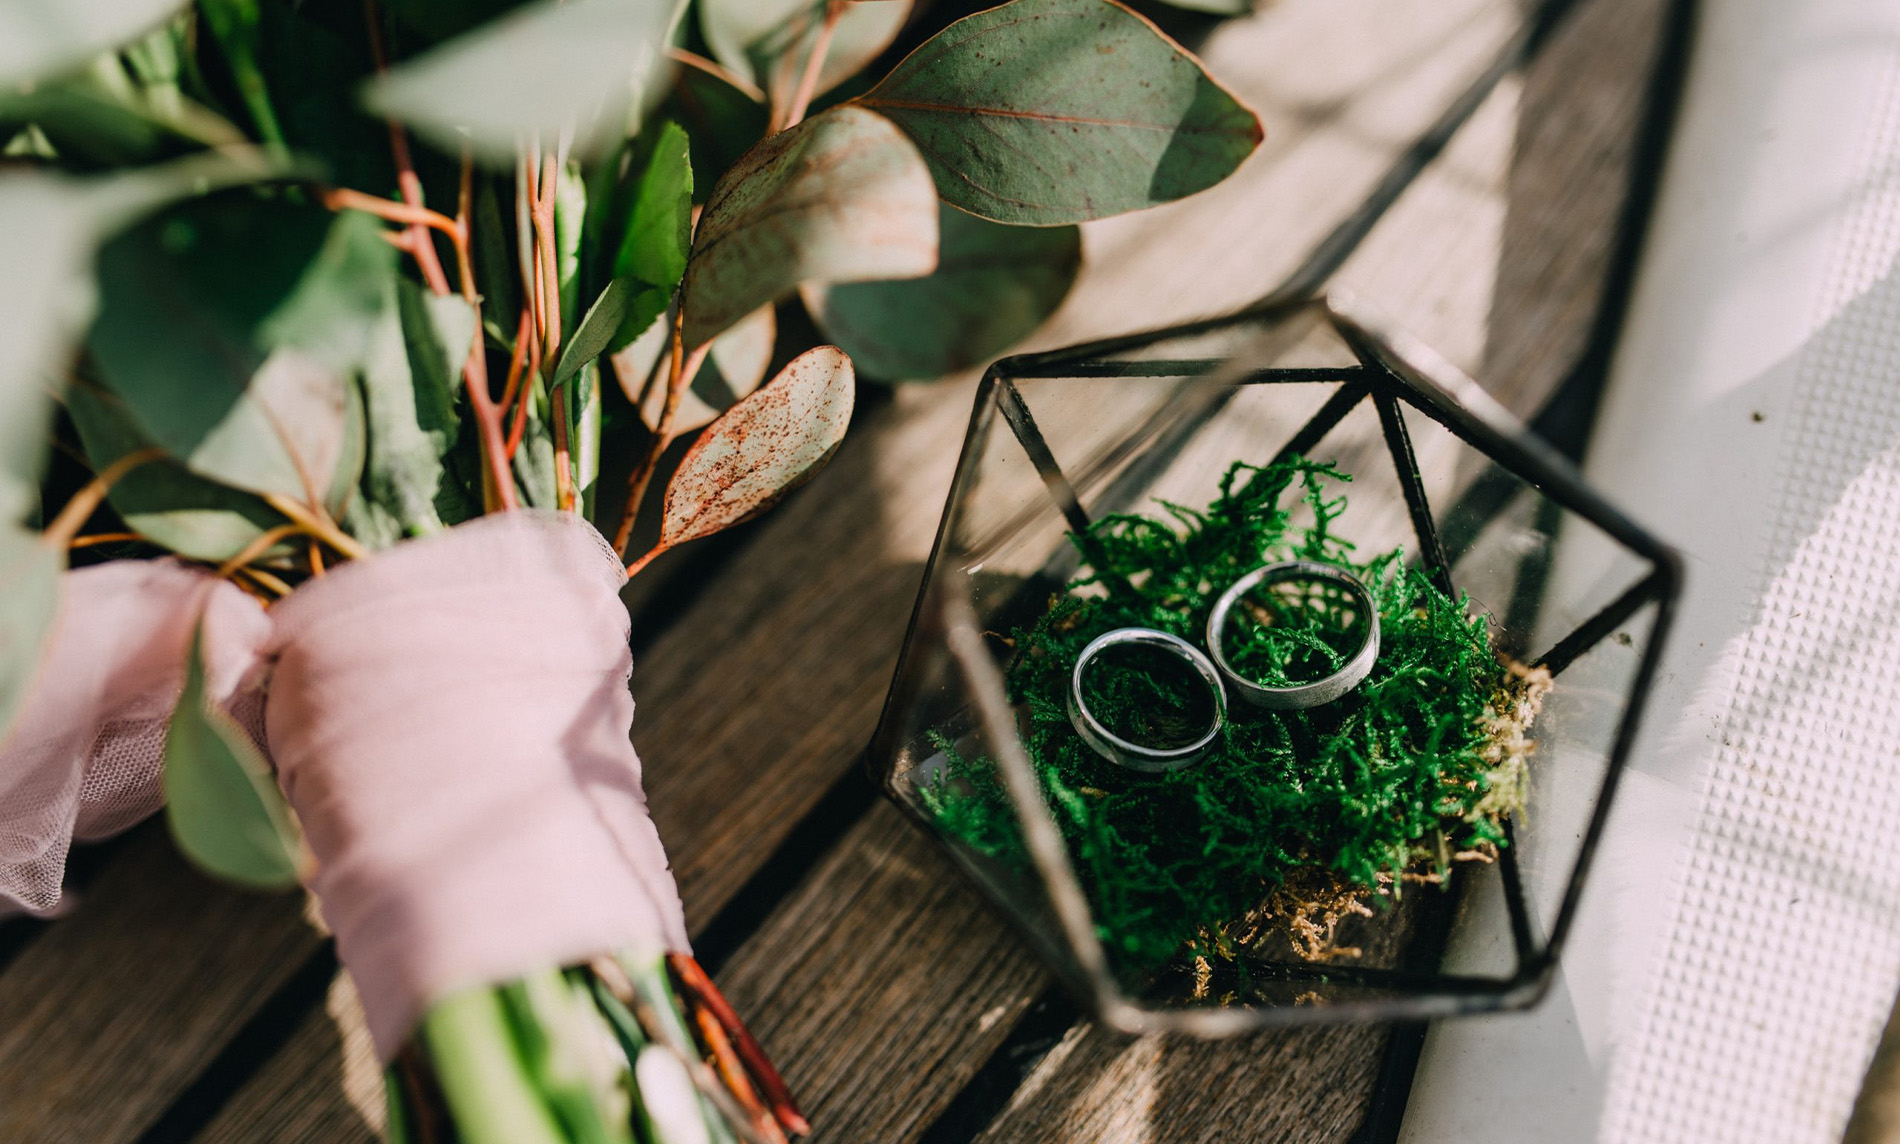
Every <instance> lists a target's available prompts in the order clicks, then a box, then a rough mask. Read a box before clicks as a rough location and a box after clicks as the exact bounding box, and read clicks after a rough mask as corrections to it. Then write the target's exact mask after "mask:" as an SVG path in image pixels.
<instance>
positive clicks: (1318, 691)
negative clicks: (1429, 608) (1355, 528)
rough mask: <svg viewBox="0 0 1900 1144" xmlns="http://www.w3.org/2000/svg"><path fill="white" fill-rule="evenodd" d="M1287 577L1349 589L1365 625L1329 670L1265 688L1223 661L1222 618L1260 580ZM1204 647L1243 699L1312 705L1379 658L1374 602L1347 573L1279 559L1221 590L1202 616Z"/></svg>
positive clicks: (1359, 677)
mask: <svg viewBox="0 0 1900 1144" xmlns="http://www.w3.org/2000/svg"><path fill="white" fill-rule="evenodd" d="M1289 580H1323V581H1325V582H1327V583H1329V584H1337V585H1338V586H1340V587H1341V588H1344V589H1345V590H1346V591H1347V592H1348V593H1350V594H1351V596H1352V599H1353V602H1354V605H1355V606H1356V607H1357V608H1358V609H1359V614H1360V615H1361V616H1363V617H1365V623H1364V624H1363V625H1361V626H1362V627H1363V628H1364V629H1365V638H1364V640H1363V641H1362V642H1361V643H1360V645H1359V648H1358V650H1356V651H1354V652H1353V653H1352V655H1351V656H1350V657H1348V658H1347V660H1346V662H1345V663H1344V664H1342V665H1340V667H1339V669H1338V670H1337V671H1334V672H1333V673H1332V674H1331V675H1328V676H1326V677H1325V678H1323V679H1315V680H1313V681H1312V682H1310V683H1299V684H1294V685H1293V686H1291V687H1267V686H1265V685H1263V684H1260V683H1257V682H1255V681H1254V680H1251V679H1248V678H1247V677H1246V676H1244V675H1242V674H1240V673H1239V672H1238V671H1236V670H1234V665H1233V664H1231V663H1229V662H1228V661H1227V649H1226V646H1225V644H1224V643H1223V642H1222V637H1223V636H1224V635H1226V633H1227V622H1228V620H1229V619H1230V618H1231V616H1232V614H1233V611H1234V608H1235V606H1236V605H1238V604H1239V603H1240V602H1241V601H1242V600H1243V599H1245V598H1246V596H1247V594H1248V593H1249V592H1252V591H1253V590H1254V589H1256V588H1259V587H1262V586H1263V585H1272V584H1281V583H1285V582H1286V581H1289ZM1207 650H1208V651H1209V652H1210V653H1211V654H1212V655H1213V657H1214V664H1215V666H1216V667H1218V668H1219V669H1220V673H1221V674H1222V675H1223V676H1225V677H1226V678H1227V682H1228V683H1229V684H1230V685H1231V686H1232V687H1233V688H1234V691H1235V692H1236V694H1238V695H1239V697H1240V698H1241V700H1242V701H1244V702H1246V703H1248V704H1251V705H1252V706H1255V707H1264V708H1267V709H1268V710H1271V711H1297V710H1299V709H1300V708H1303V707H1317V706H1319V705H1320V704H1322V703H1331V702H1332V701H1333V700H1335V699H1338V698H1340V697H1341V696H1343V695H1345V694H1346V693H1347V692H1349V691H1351V690H1352V689H1353V688H1355V687H1357V686H1359V684H1360V683H1361V682H1362V681H1363V680H1364V679H1365V678H1366V676H1367V675H1369V674H1371V672H1372V665H1373V662H1374V661H1375V660H1377V659H1378V658H1379V609H1378V606H1377V605H1376V604H1375V603H1374V602H1373V599H1372V592H1371V591H1370V590H1369V589H1368V588H1367V587H1366V586H1365V585H1364V584H1362V583H1361V582H1360V581H1359V578H1358V577H1356V576H1354V575H1353V574H1352V573H1350V572H1346V571H1343V570H1341V569H1339V568H1335V567H1333V566H1332V565H1330V564H1321V563H1318V562H1317V561H1312V560H1283V561H1281V562H1280V563H1278V564H1267V565H1263V566H1261V567H1259V568H1256V569H1254V570H1253V571H1252V572H1249V573H1247V574H1246V575H1245V576H1242V577H1241V578H1240V579H1239V580H1236V581H1235V582H1234V584H1233V586H1232V587H1230V588H1228V589H1227V590H1226V591H1225V592H1222V593H1221V595H1220V599H1219V600H1217V601H1215V603H1214V611H1213V613H1212V614H1211V615H1209V616H1208V617H1207Z"/></svg>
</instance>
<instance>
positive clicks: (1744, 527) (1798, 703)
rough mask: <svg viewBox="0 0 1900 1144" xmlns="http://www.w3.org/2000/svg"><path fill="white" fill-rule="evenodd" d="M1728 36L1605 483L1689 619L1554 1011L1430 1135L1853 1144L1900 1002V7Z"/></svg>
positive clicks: (1626, 359)
mask: <svg viewBox="0 0 1900 1144" xmlns="http://www.w3.org/2000/svg"><path fill="white" fill-rule="evenodd" d="M1702 9H1703V24H1702V27H1701V29H1700V35H1699V40H1698V44H1697V49H1696V58H1695V63H1694V67H1693V70H1692V73H1691V79H1690V85H1689V90H1688V101H1687V104H1686V106H1685V109H1684V115H1683V119H1682V123H1681V126H1680V129H1679V132H1678V137H1677V139H1676V140H1675V142H1674V144H1673V148H1672V152H1671V157H1670V166H1669V170H1668V174H1667V177H1666V179H1665V182H1664V194H1663V198H1662V201H1661V204H1660V206H1659V210H1658V216H1657V219H1656V222H1655V226H1654V229H1653V231H1652V234H1651V237H1650V240H1649V246H1648V249H1647V251H1646V252H1645V259H1644V264H1643V268H1642V274H1641V279H1640V282H1639V288H1638V291H1637V295H1636V299H1635V307H1634V310H1633V312H1632V317H1631V323H1630V327H1629V329H1628V331H1627V333H1626V335H1625V344H1624V345H1623V346H1622V347H1620V350H1619V354H1618V359H1617V362H1616V369H1615V373H1614V375H1613V380H1612V386H1611V391H1610V393H1609V395H1608V398H1607V404H1606V408H1605V412H1604V417H1603V419H1602V422H1601V425H1600V428H1599V430H1598V436H1597V440H1596V441H1595V443H1594V444H1593V449H1592V454H1591V457H1590V463H1589V466H1588V468H1589V475H1590V477H1591V478H1592V479H1593V480H1594V481H1595V482H1596V483H1597V484H1599V485H1600V486H1601V487H1603V488H1604V489H1605V491H1607V492H1608V493H1609V494H1611V495H1612V496H1613V497H1614V498H1616V499H1617V500H1618V501H1619V502H1620V503H1622V504H1623V505H1625V506H1627V507H1629V508H1630V509H1632V510H1633V511H1635V512H1636V513H1637V514H1638V515H1639V516H1641V517H1643V518H1644V519H1645V520H1646V522H1647V523H1649V524H1650V525H1651V526H1652V527H1654V528H1655V529H1656V531H1657V532H1658V533H1659V534H1661V535H1662V536H1664V537H1665V538H1666V539H1670V540H1673V541H1675V542H1676V543H1678V544H1679V545H1680V546H1681V547H1682V548H1683V550H1684V552H1685V554H1686V556H1687V557H1688V572H1689V577H1688V592H1687V595H1686V597H1685V600H1684V606H1683V608H1682V612H1681V616H1680V622H1679V624H1678V627H1677V630H1676V634H1675V635H1674V637H1672V639H1673V643H1672V647H1671V650H1670V652H1669V654H1668V656H1667V658H1666V660H1665V664H1664V670H1663V672H1662V674H1661V675H1660V677H1659V679H1658V680H1657V683H1656V686H1655V689H1654V692H1653V696H1652V704H1651V708H1650V715H1649V717H1648V720H1647V725H1646V727H1645V729H1644V733H1643V735H1642V737H1641V741H1640V743H1639V748H1638V750H1637V752H1636V754H1635V756H1634V758H1633V759H1632V768H1633V770H1632V773H1631V774H1630V775H1629V777H1628V779H1626V781H1625V784H1624V788H1623V791H1622V792H1621V793H1620V794H1619V802H1618V805H1617V807H1616V809H1615V811H1614V813H1613V815H1612V819H1611V823H1610V828H1609V832H1608V834H1607V835H1606V837H1605V839H1604V843H1603V849H1602V851H1601V853H1600V856H1599V859H1598V866H1597V870H1596V872H1595V873H1594V874H1593V876H1592V883H1591V887H1590V889H1589V891H1588V893H1587V894H1586V896H1585V899H1584V904H1583V910H1582V912H1581V914H1580V915H1579V919H1578V924H1577V928H1576V930H1575V932H1574V934H1573V937H1572V940H1571V944H1570V947H1569V949H1568V950H1567V951H1566V952H1565V955H1564V965H1563V969H1562V976H1561V978H1560V981H1559V984H1558V987H1557V988H1556V989H1555V990H1554V991H1553V995H1552V997H1551V998H1550V999H1549V1000H1547V1001H1546V1002H1545V1004H1544V1006H1543V1007H1542V1008H1540V1009H1539V1010H1537V1011H1535V1012H1534V1013H1532V1014H1529V1015H1525V1016H1500V1017H1496V1018H1487V1019H1483V1020H1479V1021H1472V1022H1463V1023H1460V1022H1453V1023H1447V1024H1445V1025H1443V1026H1440V1027H1438V1028H1436V1029H1434V1031H1433V1033H1432V1035H1431V1038H1430V1040H1429V1042H1428V1045H1427V1050H1426V1056H1425V1059H1424V1061H1423V1062H1422V1065H1421V1069H1420V1074H1419V1082H1418V1087H1417V1089H1416V1091H1415V1094H1414V1099H1413V1103H1412V1106H1411V1108H1410V1110H1409V1112H1408V1115H1407V1118H1406V1126H1405V1139H1406V1140H1407V1141H1417V1142H1438V1141H1444V1140H1451V1139H1460V1140H1468V1141H1474V1142H1479V1144H1489V1142H1498V1144H1502V1142H1504V1141H1512V1142H1516V1141H1522V1140H1526V1139H1538V1140H1540V1141H1554V1142H1559V1144H1568V1142H1576V1144H1584V1142H1590V1141H1616V1142H1619V1144H1620V1142H1630V1144H1635V1142H1645V1144H1648V1142H1657V1144H1663V1142H1667V1144H1834V1142H1835V1141H1837V1140H1838V1139H1839V1138H1840V1133H1841V1131H1842V1128H1843V1127H1844V1125H1845V1123H1846V1119H1847V1116H1848V1113H1849V1111H1850V1109H1851V1106H1852V1102H1853V1098H1854V1094H1855V1091H1856V1088H1857V1086H1858V1084H1859V1081H1860V1078H1861V1075H1862V1072H1863V1070H1864V1069H1865V1067H1866V1064H1867V1060H1868V1057H1869V1055H1870V1054H1871V1052H1872V1049H1873V1045H1874V1042H1875V1039H1876V1037H1877V1036H1878V1034H1879V1031H1880V1028H1881V1026H1882V1023H1883V1022H1884V1020H1885V1019H1886V1016H1887V1013H1888V1011H1889V1007H1890V1005H1891V1004H1892V1001H1893V997H1894V993H1895V989H1896V986H1897V985H1900V4H1894V3H1892V2H1891V0H1728V2H1726V3H1721V4H1708V5H1703V6H1702ZM1562 563H1563V554H1562V553H1559V575H1561V574H1562ZM1558 686H1560V687H1561V686H1562V681H1561V680H1560V681H1559V684H1558Z"/></svg>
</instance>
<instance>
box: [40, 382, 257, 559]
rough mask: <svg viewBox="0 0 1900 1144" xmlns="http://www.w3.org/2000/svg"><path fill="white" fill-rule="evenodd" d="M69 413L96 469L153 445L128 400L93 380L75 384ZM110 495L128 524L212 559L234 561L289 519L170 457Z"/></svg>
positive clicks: (130, 474) (125, 479)
mask: <svg viewBox="0 0 1900 1144" xmlns="http://www.w3.org/2000/svg"><path fill="white" fill-rule="evenodd" d="M66 411H67V413H69V414H70V415H71V416H72V419H73V426H74V427H75V428H76V429H78V430H79V442H80V444H81V445H82V446H84V447H85V450H86V459H87V460H88V461H90V462H91V463H92V465H93V466H94V467H95V468H98V469H103V468H105V467H106V466H108V465H110V464H112V463H113V462H114V461H117V460H118V459H119V458H120V457H123V456H125V455H126V454H127V453H133V452H137V451H138V450H140V449H147V448H150V447H151V445H152V442H151V440H150V439H149V438H147V437H146V436H145V435H144V434H143V433H141V432H140V431H139V429H138V426H137V425H136V424H135V423H134V422H133V420H132V417H131V415H130V413H128V412H127V411H126V408H125V403H124V402H123V401H121V400H119V398H117V397H116V396H114V395H112V394H110V393H107V392H105V391H103V390H100V389H97V388H94V387H93V386H91V385H86V384H76V385H73V386H70V387H69V388H68V389H67V391H66ZM106 499H107V500H108V501H109V502H111V504H112V508H113V510H114V511H115V512H117V513H118V514H119V517H120V518H121V519H122V520H124V521H125V524H126V527H128V528H130V529H132V530H133V531H134V532H137V533H139V534H140V535H141V536H144V537H145V538H146V539H148V540H150V541H152V543H154V544H157V545H159V546H161V547H163V548H168V549H170V550H171V551H173V552H176V553H177V554H178V555H180V556H184V557H187V558H189V559H192V560H204V561H209V562H212V563H222V562H224V561H226V560H229V559H230V558H231V557H233V556H236V555H237V554H238V553H239V552H241V551H243V549H244V548H245V546H247V545H249V544H250V543H251V542H252V541H254V540H256V539H257V538H258V537H259V536H262V535H263V534H264V533H265V532H267V531H269V530H270V529H272V528H275V527H277V526H278V525H281V524H283V523H284V518H283V517H282V516H281V515H279V514H278V512H277V511H276V510H275V509H273V508H271V507H270V506H269V505H267V504H265V503H264V501H263V499H262V498H260V497H258V496H257V494H255V493H247V492H243V491H241V490H238V489H234V488H230V487H228V486H226V485H221V484H218V483H217V482H215V481H208V480H206V479H205V478H203V477H201V476H198V475H197V474H195V473H193V472H191V471H190V470H188V469H186V468H185V467H184V466H183V465H180V464H178V463H177V462H175V461H172V460H170V459H168V458H167V459H160V460H156V461H147V462H146V463H144V464H142V465H139V466H137V467H136V468H133V469H131V470H129V471H127V472H126V473H125V475H124V476H122V477H120V478H119V479H118V481H117V482H115V483H114V484H113V486H112V488H111V490H110V491H109V492H108V493H107V494H106Z"/></svg>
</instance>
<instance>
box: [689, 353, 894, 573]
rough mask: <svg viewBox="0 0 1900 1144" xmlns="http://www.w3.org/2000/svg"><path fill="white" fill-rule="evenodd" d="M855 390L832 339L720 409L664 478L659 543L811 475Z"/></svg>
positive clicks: (775, 496) (727, 518)
mask: <svg viewBox="0 0 1900 1144" xmlns="http://www.w3.org/2000/svg"><path fill="white" fill-rule="evenodd" d="M855 395H856V386H855V384H854V382H853V379H852V372H851V359H850V358H848V357H846V356H845V355H844V351H842V350H840V349H838V347H836V346H819V347H817V348H816V349H811V350H807V351H805V352H804V353H802V354H800V355H798V356H797V357H795V358H793V359H792V360H791V362H790V364H788V365H787V366H786V367H785V369H784V370H783V371H781V372H780V373H779V375H778V376H777V377H775V378H773V379H772V383H771V384H770V385H767V386H766V387H765V388H763V389H761V390H759V391H758V392H756V393H754V394H752V395H751V396H750V397H747V398H746V399H745V400H743V401H741V402H739V403H738V404H737V405H734V406H733V407H732V408H731V409H728V410H727V411H726V413H725V415H724V416H722V417H721V418H719V420H717V421H715V422H713V423H712V424H711V425H710V426H708V427H707V429H706V431H705V432H704V433H702V434H701V435H700V437H699V440H697V441H695V442H693V447H692V448H691V449H688V450H687V451H686V456H685V457H683V458H681V460H680V467H679V469H678V470H676V471H675V472H674V474H673V479H672V480H671V481H670V482H668V483H667V486H666V507H665V511H664V514H663V516H662V518H661V521H660V546H661V547H663V548H672V547H674V546H676V545H680V544H684V543H685V542H687V541H689V540H697V539H699V538H700V537H702V536H710V535H712V534H713V533H715V532H718V531H720V530H721V529H725V528H730V527H732V526H733V525H735V524H739V523H741V522H743V521H746V520H750V519H751V518H752V517H755V516H757V515H758V514H760V513H762V512H764V511H765V510H766V509H769V508H771V507H772V506H773V505H774V504H777V503H778V501H779V500H780V499H781V498H782V497H784V496H785V494H786V493H788V492H790V491H791V490H793V489H795V488H797V487H798V486H799V485H802V484H804V483H805V482H806V481H809V480H810V479H812V478H813V477H814V476H816V475H818V470H819V469H821V468H823V467H824V465H825V462H826V461H829V460H830V459H831V455H832V454H833V453H834V452H836V451H837V448H838V445H839V444H840V443H841V442H842V441H843V440H844V431H845V429H846V427H847V426H849V425H850V423H851V406H852V401H853V398H854V397H855Z"/></svg>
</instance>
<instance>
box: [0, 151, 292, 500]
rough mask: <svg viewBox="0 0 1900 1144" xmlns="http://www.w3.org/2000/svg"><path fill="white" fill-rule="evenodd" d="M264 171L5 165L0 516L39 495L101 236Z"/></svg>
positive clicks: (88, 315) (0, 216)
mask: <svg viewBox="0 0 1900 1144" xmlns="http://www.w3.org/2000/svg"><path fill="white" fill-rule="evenodd" d="M263 172H264V169H263V168H260V167H257V166H255V165H250V164H244V163H237V162H233V161H230V160H228V159H225V158H222V157H213V158H211V159H187V160H181V161H179V162H176V163H170V164H165V165H162V166H158V167H152V168H147V169H144V170H140V171H137V172H130V173H126V174H120V175H113V176H110V177H106V178H96V179H68V178H61V177H58V176H53V175H47V174H42V173H39V172H32V171H21V172H5V173H0V251H5V252H6V261H7V272H6V273H5V274H0V524H6V523H12V522H15V521H18V520H20V519H21V518H22V516H23V515H24V514H25V512H26V510H27V509H28V507H29V506H31V505H33V504H34V503H36V501H37V499H38V489H39V476H40V469H41V466H42V464H43V462H44V460H45V456H46V444H47V440H48V437H47V432H46V427H47V421H48V418H49V416H50V412H51V405H50V402H49V400H48V394H49V393H51V392H54V391H56V390H57V389H58V387H59V382H60V379H61V378H62V376H63V375H64V372H65V364H66V363H65V357H66V355H67V354H68V353H69V352H70V350H71V345H72V340H73V336H74V335H75V334H76V333H77V332H78V331H80V330H83V329H84V328H85V326H86V323H88V322H90V321H91V320H92V317H93V311H94V304H95V301H96V294H95V288H94V283H93V278H92V275H91V273H90V272H89V270H90V267H89V263H90V261H91V260H92V258H93V255H94V251H95V249H96V244H97V242H98V240H99V238H100V237H101V236H103V235H104V234H106V233H108V232H109V231H111V230H112V229H113V228H115V227H119V226H123V225H124V224H125V223H127V222H128V221H130V220H131V219H134V218H136V217H138V216H139V215H140V214H142V213H144V212H145V211H148V210H151V209H152V208H154V207H156V206H157V205H159V204H161V203H163V202H165V201H167V200H169V199H171V198H174V197H176V196H178V195H181V194H187V193H190V192H191V191H193V190H195V189H201V188H203V187H206V186H209V185H217V184H222V183H225V182H229V181H231V180H234V179H244V178H252V177H256V176H257V175H259V174H261V173H263Z"/></svg>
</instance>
